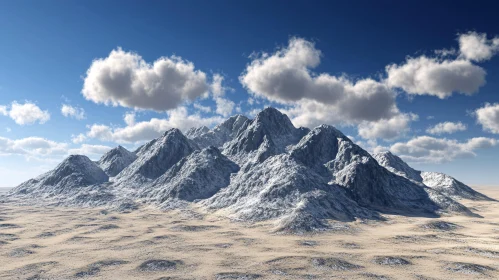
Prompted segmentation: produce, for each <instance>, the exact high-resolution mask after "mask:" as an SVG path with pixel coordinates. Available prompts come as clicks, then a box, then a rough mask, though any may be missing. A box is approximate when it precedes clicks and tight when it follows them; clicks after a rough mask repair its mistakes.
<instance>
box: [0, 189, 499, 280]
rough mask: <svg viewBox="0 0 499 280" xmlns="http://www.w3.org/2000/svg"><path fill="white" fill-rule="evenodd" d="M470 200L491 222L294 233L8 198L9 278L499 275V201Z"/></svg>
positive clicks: (427, 221) (3, 254) (212, 219)
mask: <svg viewBox="0 0 499 280" xmlns="http://www.w3.org/2000/svg"><path fill="white" fill-rule="evenodd" d="M476 189H477V190H478V191H482V192H483V193H485V194H486V195H489V196H490V197H492V198H496V199H499V187H487V188H483V187H482V188H476ZM463 204H465V205H466V206H469V207H470V208H471V209H472V210H473V211H474V212H475V213H477V214H479V215H481V216H483V218H477V217H466V216H448V217H441V218H422V217H404V216H393V215H387V216H386V217H387V220H386V221H382V222H369V223H362V222H352V223H337V224H334V228H335V230H331V231H327V232H323V233H319V234H305V235H285V234H275V233H272V224H271V223H262V224H253V225H249V224H243V223H238V222H234V221H229V220H227V219H226V218H220V217H218V216H217V215H215V214H206V213H202V212H201V211H200V210H199V209H192V210H188V211H185V210H184V211H182V212H180V211H179V210H176V211H170V212H160V211H158V210H154V209H151V208H143V209H139V210H136V211H133V212H131V213H117V212H108V211H106V210H102V209H77V208H61V207H54V208H52V207H39V206H31V207H30V206H18V205H12V204H9V203H0V279H82V278H90V279H257V278H258V279H482V278H483V279H494V278H495V279H498V278H499V202H490V201H463Z"/></svg>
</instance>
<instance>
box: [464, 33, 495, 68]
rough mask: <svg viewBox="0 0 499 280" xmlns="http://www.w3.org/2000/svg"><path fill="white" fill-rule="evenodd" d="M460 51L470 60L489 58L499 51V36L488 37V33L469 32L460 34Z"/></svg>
mask: <svg viewBox="0 0 499 280" xmlns="http://www.w3.org/2000/svg"><path fill="white" fill-rule="evenodd" d="M459 51H460V53H461V56H462V57H463V58H465V59H468V60H473V61H477V62H479V61H484V60H489V59H491V58H492V56H494V55H495V54H496V53H497V52H499V37H495V38H493V39H487V34H485V33H477V32H468V33H465V34H461V35H459Z"/></svg>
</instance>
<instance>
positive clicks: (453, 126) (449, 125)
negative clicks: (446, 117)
mask: <svg viewBox="0 0 499 280" xmlns="http://www.w3.org/2000/svg"><path fill="white" fill-rule="evenodd" d="M466 128H467V127H466V125H465V124H463V123H462V122H441V123H437V124H436V125H434V126H431V127H429V128H428V129H426V132H427V133H430V134H444V133H448V134H451V133H455V132H458V131H465V130H466Z"/></svg>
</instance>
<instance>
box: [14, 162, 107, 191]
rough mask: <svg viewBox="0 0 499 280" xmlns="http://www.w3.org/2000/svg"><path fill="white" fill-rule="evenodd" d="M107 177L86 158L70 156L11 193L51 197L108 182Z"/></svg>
mask: <svg viewBox="0 0 499 280" xmlns="http://www.w3.org/2000/svg"><path fill="white" fill-rule="evenodd" d="M108 179H109V178H108V176H107V175H106V173H104V171H103V170H102V169H101V168H100V167H99V166H98V165H97V164H96V163H95V162H93V161H91V160H90V159H89V158H88V157H86V156H81V155H71V156H69V157H68V158H66V159H65V160H64V161H63V162H62V163H60V164H59V165H58V166H57V167H56V168H55V169H54V170H52V171H49V172H47V173H45V174H43V175H41V176H39V177H37V178H35V179H31V180H29V181H27V182H24V183H22V184H21V185H19V186H18V187H16V188H15V189H14V190H12V192H11V193H13V194H19V195H26V196H32V197H35V196H41V197H52V196H55V195H60V194H65V193H66V194H69V193H74V192H77V191H78V188H81V187H85V186H89V185H94V184H100V183H104V182H107V181H108Z"/></svg>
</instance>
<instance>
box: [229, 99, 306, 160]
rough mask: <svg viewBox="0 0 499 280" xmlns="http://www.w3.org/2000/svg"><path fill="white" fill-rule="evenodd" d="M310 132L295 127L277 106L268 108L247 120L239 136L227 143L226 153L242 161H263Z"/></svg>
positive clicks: (284, 149)
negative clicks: (252, 118)
mask: <svg viewBox="0 0 499 280" xmlns="http://www.w3.org/2000/svg"><path fill="white" fill-rule="evenodd" d="M307 132H308V129H306V128H295V127H294V126H293V124H292V123H291V121H290V120H289V118H288V117H287V116H286V115H284V114H282V113H281V112H279V111H278V110H276V109H274V108H270V107H269V108H266V109H264V110H263V111H261V112H260V113H258V115H257V116H256V117H255V119H254V120H252V121H249V122H246V123H245V125H244V130H241V131H240V132H239V133H238V134H237V136H236V138H234V139H233V140H232V141H230V142H228V143H227V144H226V145H225V146H224V150H223V152H224V154H225V155H227V156H228V157H229V158H231V159H232V160H234V161H235V162H237V163H239V164H241V165H242V164H244V163H246V162H248V161H250V162H258V163H261V162H263V161H264V160H265V159H267V158H268V157H270V156H272V155H276V154H279V153H284V152H285V151H286V149H287V148H288V146H290V145H293V144H296V143H297V142H298V141H299V140H300V138H301V137H302V136H303V135H305V134H306V133H307Z"/></svg>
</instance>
